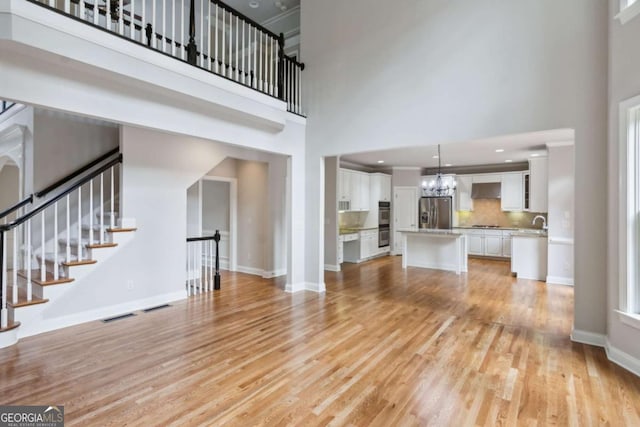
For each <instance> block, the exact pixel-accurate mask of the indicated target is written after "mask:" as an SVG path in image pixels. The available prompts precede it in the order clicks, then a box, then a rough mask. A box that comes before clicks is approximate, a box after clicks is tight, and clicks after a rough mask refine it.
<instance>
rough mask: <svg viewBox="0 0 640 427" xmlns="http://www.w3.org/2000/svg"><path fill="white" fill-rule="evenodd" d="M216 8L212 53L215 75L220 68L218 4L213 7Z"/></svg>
mask: <svg viewBox="0 0 640 427" xmlns="http://www.w3.org/2000/svg"><path fill="white" fill-rule="evenodd" d="M215 8H216V18H215V21H214V22H215V27H214V29H213V52H214V57H213V59H214V64H213V67H214V71H215V72H216V73H219V72H220V67H219V66H218V4H217V3H216V5H215Z"/></svg>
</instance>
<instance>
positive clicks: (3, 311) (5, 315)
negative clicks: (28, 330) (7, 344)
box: [0, 232, 9, 328]
mask: <svg viewBox="0 0 640 427" xmlns="http://www.w3.org/2000/svg"><path fill="white" fill-rule="evenodd" d="M2 237H3V239H2V260H0V261H1V262H2V265H0V271H2V283H0V286H2V307H1V308H0V328H6V327H7V326H9V311H8V310H7V239H6V237H7V236H6V235H5V233H4V232H2Z"/></svg>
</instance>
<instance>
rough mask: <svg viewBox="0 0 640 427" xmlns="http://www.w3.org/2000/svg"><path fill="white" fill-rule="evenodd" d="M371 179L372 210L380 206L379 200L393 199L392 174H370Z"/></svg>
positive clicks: (388, 200) (370, 199)
mask: <svg viewBox="0 0 640 427" xmlns="http://www.w3.org/2000/svg"><path fill="white" fill-rule="evenodd" d="M369 179H370V188H371V190H370V192H369V194H370V197H369V202H370V204H371V205H370V207H371V209H370V210H373V208H374V207H376V208H377V207H378V202H390V201H391V175H387V174H384V173H372V174H369Z"/></svg>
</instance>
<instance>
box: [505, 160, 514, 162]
mask: <svg viewBox="0 0 640 427" xmlns="http://www.w3.org/2000/svg"><path fill="white" fill-rule="evenodd" d="M504 162H505V163H511V162H513V160H505V161H504Z"/></svg>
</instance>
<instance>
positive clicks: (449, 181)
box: [422, 144, 457, 197]
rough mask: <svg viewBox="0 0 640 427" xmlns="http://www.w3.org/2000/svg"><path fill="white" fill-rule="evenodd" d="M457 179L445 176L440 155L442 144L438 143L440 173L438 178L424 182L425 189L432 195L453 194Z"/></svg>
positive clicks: (437, 175)
mask: <svg viewBox="0 0 640 427" xmlns="http://www.w3.org/2000/svg"><path fill="white" fill-rule="evenodd" d="M456 185H457V183H456V180H455V178H454V177H453V176H451V175H449V176H444V175H443V174H442V162H441V156H440V144H438V173H437V174H436V178H435V179H433V180H431V181H430V182H429V183H428V184H427V183H423V184H422V186H423V188H424V189H425V190H428V193H429V195H431V196H439V197H441V196H453V193H454V192H455V191H456Z"/></svg>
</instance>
